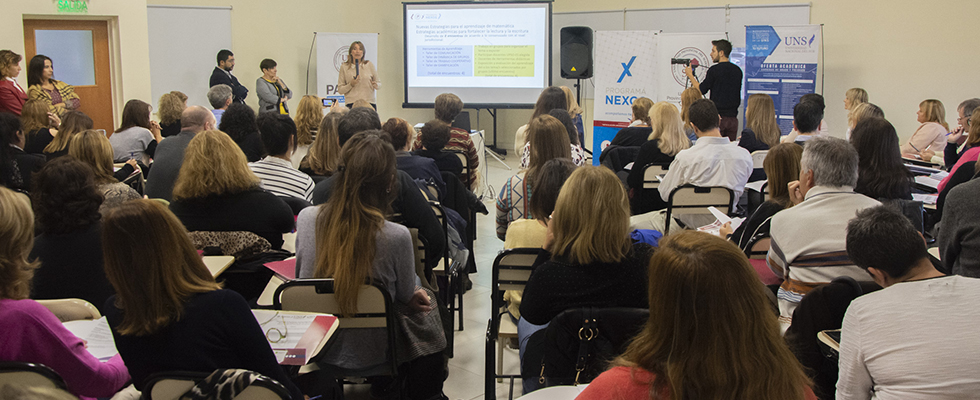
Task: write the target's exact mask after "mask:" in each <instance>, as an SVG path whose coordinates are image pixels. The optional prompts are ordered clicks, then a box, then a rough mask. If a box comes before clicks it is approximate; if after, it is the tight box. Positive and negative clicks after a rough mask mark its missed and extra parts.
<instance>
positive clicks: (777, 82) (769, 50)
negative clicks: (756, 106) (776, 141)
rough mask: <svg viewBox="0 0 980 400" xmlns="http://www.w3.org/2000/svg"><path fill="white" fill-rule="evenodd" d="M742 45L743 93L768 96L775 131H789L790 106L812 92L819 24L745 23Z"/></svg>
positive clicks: (818, 42) (814, 80) (791, 122)
mask: <svg viewBox="0 0 980 400" xmlns="http://www.w3.org/2000/svg"><path fill="white" fill-rule="evenodd" d="M745 44H746V48H745V67H744V68H745V85H746V90H745V93H746V94H747V95H752V94H756V93H762V94H768V95H769V96H771V97H772V100H773V104H775V106H776V117H777V120H778V121H779V130H780V131H782V134H783V135H786V134H789V133H790V131H792V130H793V107H794V106H795V105H796V103H798V102H799V100H800V97H801V96H803V95H805V94H808V93H814V92H815V91H816V87H817V86H816V83H817V64H818V60H819V54H820V26H819V25H793V26H771V25H751V26H746V27H745Z"/></svg>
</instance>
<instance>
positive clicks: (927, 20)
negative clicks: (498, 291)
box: [2, 0, 980, 148]
mask: <svg viewBox="0 0 980 400" xmlns="http://www.w3.org/2000/svg"><path fill="white" fill-rule="evenodd" d="M103 2H106V3H112V4H121V3H124V2H125V0H115V1H111V0H99V1H98V2H94V4H96V5H97V4H100V3H103ZM148 2H149V3H151V4H184V5H210V6H214V5H221V6H227V5H231V6H232V8H233V10H232V43H233V47H234V48H233V49H232V50H233V51H234V52H235V57H236V59H237V66H236V68H235V72H236V74H237V75H238V76H239V78H240V79H241V80H242V82H251V81H253V80H254V78H255V77H257V76H258V75H259V73H260V72H259V69H258V63H259V61H261V60H262V59H263V58H266V57H269V58H273V59H275V60H276V61H277V62H278V63H279V74H280V76H282V77H283V79H285V80H286V81H287V82H288V83H289V84H290V86H291V87H292V88H293V90H294V91H295V92H296V93H297V94H301V93H305V92H306V90H304V89H303V85H304V83H305V82H306V77H305V75H306V62H307V57H308V56H309V51H310V44H311V42H312V39H313V32H314V31H323V32H328V31H329V32H345V31H346V32H379V33H380V36H379V39H378V40H379V47H380V49H379V52H380V56H379V59H380V60H379V61H380V62H379V63H378V67H379V74H380V75H381V81H382V82H384V83H385V86H384V88H383V89H382V90H381V91H379V92H378V108H379V113H380V114H381V117H382V118H387V117H391V116H396V115H397V116H400V117H402V118H405V119H407V120H409V121H410V122H412V123H416V122H424V121H426V120H428V119H430V118H431V117H432V113H431V110H416V109H406V110H403V109H401V103H402V100H403V96H404V94H403V93H404V86H403V82H402V80H403V76H402V74H403V72H402V71H403V69H402V68H403V67H402V53H403V47H402V23H401V14H402V7H401V4H400V3H399V2H397V1H394V0H361V1H357V2H341V1H318V0H292V1H290V2H288V4H284V5H283V6H279V5H277V4H276V3H268V2H263V1H257V0H148ZM787 2H793V1H791V0H661V1H658V2H656V4H655V7H658V8H660V7H702V6H724V5H725V4H783V3H787ZM25 3H26V2H25ZM41 3H46V2H41ZM137 3H139V1H138V2H137ZM652 6H654V5H653V4H651V3H650V2H649V1H645V0H607V1H604V2H596V1H594V0H560V1H556V2H555V4H554V11H555V12H566V11H594V10H597V9H605V10H616V9H619V10H621V9H624V8H630V9H642V8H651V7H652ZM17 7H27V6H26V5H24V6H20V5H17V6H15V9H16V8H17ZM126 7H129V5H127V6H126ZM15 11H16V10H15ZM5 15H8V14H7V13H5ZM975 15H980V1H975V0H947V1H943V2H941V4H939V3H936V2H925V1H919V0H865V1H853V0H814V1H813V7H812V9H811V21H810V23H813V24H824V25H825V37H824V39H825V45H824V46H825V49H826V54H825V57H826V58H825V59H826V63H825V64H824V68H825V69H824V71H825V74H826V83H825V91H824V95H825V96H826V98H827V103H828V106H827V113H826V119H827V121H828V123H829V124H830V126H831V129H832V131H833V133H834V134H835V135H837V136H843V132H844V129H846V118H847V116H846V112H845V111H844V109H843V96H844V92H845V91H846V90H847V89H848V88H851V87H855V86H860V87H863V88H865V89H867V90H868V92H869V93H870V95H871V101H872V102H873V103H875V104H878V105H879V106H881V107H882V108H883V109H884V110H885V114H886V116H887V117H888V118H889V120H891V121H892V123H894V124H895V126H896V128H897V129H898V131H899V136H901V137H902V138H903V139H904V138H907V137H908V136H910V135H911V134H912V132H913V131H914V130H915V128H916V127H917V125H918V124H917V123H916V121H915V111H916V109H917V106H918V103H919V102H920V101H922V100H923V99H926V98H938V99H940V100H942V101H943V103H944V104H945V105H946V108H947V122H950V123H955V113H956V110H955V107H956V105H957V104H958V103H959V102H960V101H962V100H964V99H966V98H970V97H978V96H980V77H978V76H976V75H971V74H970V72H971V71H972V70H973V68H974V66H975V65H978V64H980V54H978V53H976V52H973V51H970V50H969V49H970V48H971V44H972V40H971V39H969V36H970V32H971V29H972V27H973V25H974V21H973V19H974V18H973V16H975ZM5 25H7V24H5ZM18 26H19V24H18ZM175 28H179V27H175ZM2 29H8V30H9V29H10V28H2ZM18 29H19V28H18ZM17 35H21V36H22V33H17ZM143 35H144V37H145V32H144V34H143ZM5 37H6V36H5ZM143 40H144V41H145V38H144V39H143ZM21 42H22V41H21ZM315 68H316V65H315V58H314V60H313V64H311V71H315ZM314 76H315V74H313V73H311V79H315V77H314ZM583 83H584V82H583ZM148 86H149V85H148V84H147V85H146V87H147V88H148ZM310 90H311V91H314V90H315V89H314V88H313V86H312V85H311V87H310ZM147 91H148V89H147ZM249 98H250V101H251V102H252V104H253V105H255V104H254V101H255V99H254V96H249ZM585 106H587V107H588V108H589V109H591V104H586V105H585ZM589 114H591V111H590V112H589ZM529 117H530V111H528V110H501V111H500V113H499V126H498V127H499V130H498V132H499V134H500V140H499V144H500V147H502V148H510V147H511V143H512V141H513V135H514V134H513V132H514V131H515V130H516V129H517V128H518V127H519V126H520V125H522V124H524V123H526V122H527V119H528V118H529ZM472 120H473V121H474V123H475V121H476V118H475V116H473V117H472ZM490 122H491V120H490V117H489V115H487V113H486V112H485V111H484V112H482V113H481V127H482V128H484V129H487V130H488V133H489V129H490ZM587 123H588V121H587ZM488 141H489V140H488Z"/></svg>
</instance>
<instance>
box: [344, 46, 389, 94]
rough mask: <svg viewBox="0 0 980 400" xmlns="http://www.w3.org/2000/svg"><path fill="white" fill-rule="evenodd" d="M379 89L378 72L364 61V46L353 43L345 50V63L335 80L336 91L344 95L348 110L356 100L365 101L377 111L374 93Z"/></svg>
mask: <svg viewBox="0 0 980 400" xmlns="http://www.w3.org/2000/svg"><path fill="white" fill-rule="evenodd" d="M379 88H381V81H380V80H378V71H376V70H375V69H374V64H371V62H370V61H368V60H365V59H364V44H363V43H361V42H354V43H351V44H350V47H349V48H348V49H347V61H344V64H343V65H341V66H340V77H339V78H337V91H338V92H340V94H342V95H344V102H345V103H346V104H347V107H348V108H350V107H351V106H353V105H354V102H355V101H357V100H366V101H367V102H368V103H371V107H374V109H375V110H377V109H378V105H377V100H375V97H374V91H375V90H377V89H379Z"/></svg>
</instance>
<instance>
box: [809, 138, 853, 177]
mask: <svg viewBox="0 0 980 400" xmlns="http://www.w3.org/2000/svg"><path fill="white" fill-rule="evenodd" d="M800 166H801V167H802V170H803V171H806V170H811V171H813V184H814V185H819V186H850V187H854V186H855V185H857V179H858V153H857V150H855V149H854V146H851V144H850V143H848V142H847V141H846V140H844V139H839V138H835V137H823V136H820V137H815V138H813V139H810V140H807V141H806V146H803V158H802V159H801V160H800Z"/></svg>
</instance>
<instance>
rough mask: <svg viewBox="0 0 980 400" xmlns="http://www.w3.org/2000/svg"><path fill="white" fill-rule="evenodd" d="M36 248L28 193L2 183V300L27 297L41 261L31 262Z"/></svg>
mask: <svg viewBox="0 0 980 400" xmlns="http://www.w3.org/2000/svg"><path fill="white" fill-rule="evenodd" d="M32 247H34V212H33V211H31V204H30V201H29V200H28V198H27V196H25V195H23V194H20V193H17V192H14V191H13V190H10V189H7V188H5V187H2V186H0V299H11V300H21V299H26V298H27V296H29V295H30V292H31V278H33V277H34V270H35V269H36V268H37V267H38V265H39V263H38V262H37V261H34V262H31V261H28V259H27V255H28V254H29V253H30V251H31V248H32Z"/></svg>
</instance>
